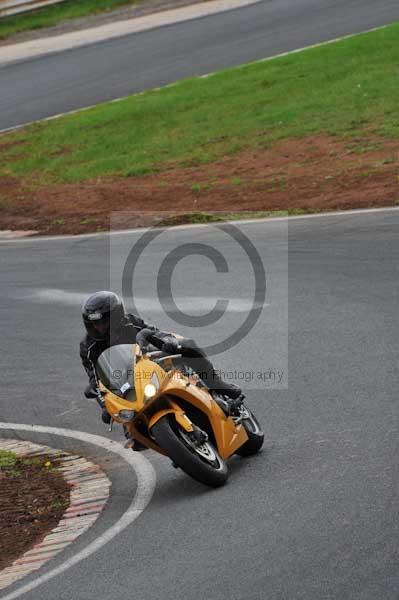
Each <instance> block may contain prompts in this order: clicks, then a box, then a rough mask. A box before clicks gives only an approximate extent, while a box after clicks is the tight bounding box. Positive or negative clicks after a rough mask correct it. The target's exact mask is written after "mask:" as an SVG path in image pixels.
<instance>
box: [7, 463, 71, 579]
mask: <svg viewBox="0 0 399 600" xmlns="http://www.w3.org/2000/svg"><path fill="white" fill-rule="evenodd" d="M31 460H32V462H33V460H34V463H33V464H30V461H26V460H24V459H20V460H18V461H17V463H16V464H15V465H14V466H13V467H11V468H9V469H6V468H4V467H2V468H0V571H1V569H4V567H6V566H8V565H10V564H11V563H12V562H13V561H14V560H15V559H17V558H18V557H20V556H21V555H22V554H24V553H25V552H27V551H28V550H29V549H30V548H31V547H32V546H34V545H35V544H36V543H39V542H40V541H41V540H42V539H43V538H44V537H45V535H46V534H47V533H48V532H49V531H50V530H51V529H53V528H54V527H56V525H57V523H58V522H59V521H60V519H61V517H62V515H63V513H64V512H65V510H66V509H67V508H68V506H69V494H70V488H69V485H68V484H67V483H66V481H65V480H64V478H63V477H62V475H61V474H60V473H59V472H57V471H56V470H53V469H52V468H50V469H49V468H47V467H45V466H44V465H45V463H46V462H47V461H50V462H51V464H52V465H54V459H53V458H48V457H45V456H40V458H35V459H31Z"/></svg>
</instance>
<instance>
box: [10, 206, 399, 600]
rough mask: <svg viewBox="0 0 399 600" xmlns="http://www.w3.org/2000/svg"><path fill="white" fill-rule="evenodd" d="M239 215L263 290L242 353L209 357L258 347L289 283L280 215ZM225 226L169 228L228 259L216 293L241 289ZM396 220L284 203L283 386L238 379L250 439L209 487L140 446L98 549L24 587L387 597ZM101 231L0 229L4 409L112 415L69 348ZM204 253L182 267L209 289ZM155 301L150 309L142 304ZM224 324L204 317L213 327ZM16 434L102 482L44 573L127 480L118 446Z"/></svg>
mask: <svg viewBox="0 0 399 600" xmlns="http://www.w3.org/2000/svg"><path fill="white" fill-rule="evenodd" d="M240 229H241V230H242V231H243V232H244V233H245V234H246V235H247V236H248V237H249V238H250V239H251V241H252V242H253V243H254V245H255V246H256V248H257V249H258V251H259V252H260V254H261V255H262V258H263V259H264V261H265V265H266V271H267V275H268V281H269V286H268V295H267V302H268V303H269V304H268V306H267V307H266V308H265V310H264V312H263V314H262V318H261V320H260V321H259V323H258V326H257V327H256V328H255V330H253V331H252V333H251V335H250V336H249V337H248V339H246V340H245V341H244V342H243V343H244V351H245V348H246V351H245V352H244V354H243V353H242V346H240V347H237V348H232V349H230V350H229V351H228V352H227V353H226V354H225V355H221V356H219V357H218V363H219V364H220V365H221V366H228V365H230V364H235V365H236V366H239V365H242V364H243V356H244V355H245V360H244V363H245V361H247V360H248V357H247V355H250V354H251V353H252V355H253V356H254V357H255V356H256V357H258V358H259V360H260V362H261V363H264V364H266V363H267V361H268V360H269V359H270V347H271V344H272V343H273V342H272V341H271V340H273V336H272V335H271V332H272V331H273V321H274V320H275V316H276V314H278V310H279V309H281V306H284V305H285V303H286V300H287V297H286V293H287V292H286V289H285V287H284V285H281V282H282V281H283V280H284V277H285V273H284V235H282V234H284V230H283V228H282V225H281V223H278V222H276V223H262V222H257V223H252V224H247V225H240ZM138 235H139V234H137V233H133V234H129V235H126V234H125V235H117V236H115V237H113V238H112V240H113V242H112V243H113V249H112V256H114V257H116V258H118V256H120V260H121V262H122V261H123V260H124V257H125V255H126V252H127V250H128V249H129V248H131V247H132V244H133V243H134V242H135V240H136V239H137V236H138ZM223 235H224V234H223V233H222V232H220V231H219V230H217V229H214V228H196V229H180V230H176V231H175V233H174V234H173V239H174V243H177V244H181V243H187V242H193V241H194V242H197V241H200V242H202V243H208V244H210V245H213V246H215V247H218V248H220V249H221V251H223V252H224V253H225V254H226V256H228V257H229V258H230V259H231V260H232V262H233V264H234V266H235V273H234V277H228V276H227V275H226V276H225V277H226V278H225V279H222V287H224V288H225V291H226V292H227V293H228V297H229V298H244V297H245V293H243V290H242V285H241V283H242V281H244V280H245V278H246V277H247V276H248V273H247V267H246V265H245V261H243V259H242V251H241V249H240V248H239V247H238V246H237V245H235V244H233V243H232V242H231V240H228V239H226V238H224V237H223ZM398 236H399V212H398V211H391V212H390V211H387V212H380V213H373V214H363V215H361V214H358V215H347V216H326V217H322V218H315V219H308V218H306V219H302V220H296V221H291V222H290V224H289V228H288V265H289V272H288V274H289V298H288V307H289V322H288V333H289V345H288V350H289V381H288V386H287V387H285V389H274V390H270V391H266V390H265V389H262V387H261V386H258V387H257V388H256V387H253V386H252V387H251V386H249V388H250V389H249V391H248V402H249V404H250V405H251V406H252V408H253V409H254V410H255V412H256V413H257V415H258V417H259V419H260V420H261V422H262V424H263V426H264V429H265V432H266V444H265V449H264V451H263V452H262V453H261V454H259V455H258V456H256V457H254V458H252V459H250V460H242V459H233V460H232V461H231V477H230V480H229V482H228V484H227V485H226V486H225V487H224V488H222V489H219V490H216V491H214V490H208V489H206V488H204V487H203V486H201V485H200V484H197V483H196V482H194V481H192V480H191V479H190V478H188V477H186V476H185V475H184V474H183V473H182V472H181V471H179V470H174V469H173V468H172V467H171V465H170V463H169V461H168V459H165V458H158V457H156V456H155V455H154V454H152V453H150V452H146V453H145V454H146V455H148V456H149V457H150V458H151V460H152V462H153V464H154V467H155V469H156V472H157V484H156V490H155V494H154V496H153V499H152V501H151V502H150V504H149V506H148V508H147V509H146V510H145V512H144V513H143V514H142V515H141V516H140V518H139V519H138V520H137V521H136V522H135V523H134V524H133V525H132V526H130V527H129V528H128V529H126V530H125V531H124V532H123V533H122V534H121V535H120V536H119V537H118V538H117V539H114V540H113V541H112V542H110V543H108V544H107V546H105V547H103V548H102V549H101V551H99V552H98V553H96V554H94V555H92V556H91V557H90V558H88V559H86V560H85V561H83V562H82V563H81V564H80V565H78V566H75V567H73V568H72V569H70V570H69V571H68V572H67V573H65V574H64V575H63V576H62V577H58V578H56V579H53V580H51V581H50V582H48V583H45V584H43V585H42V586H41V587H40V588H38V589H36V590H34V591H33V592H30V593H28V594H26V595H25V596H24V597H25V598H26V599H27V600H31V599H32V600H33V599H34V600H36V599H37V597H39V596H40V598H41V599H42V600H47V599H48V600H53V599H54V598H57V599H58V600H70V599H71V598H74V599H76V600H94V599H96V600H98V599H101V600H102V599H106V598H107V599H110V600H126V598H127V597H136V598H140V600H147V599H148V600H150V599H151V600H152V599H153V598H162V599H163V600H169V599H170V600H172V599H173V600H180V599H181V600H183V599H184V600H186V599H187V598H193V599H195V600H197V599H198V600H200V599H201V600H202V599H203V598H208V599H210V600H222V599H223V600H224V599H226V598H232V599H241V598H242V599H244V598H245V599H246V600H247V599H251V600H264V599H265V598H267V599H276V600H277V599H279V600H280V599H288V598H289V599H295V600H297V599H303V600H310V599H314V600H320V599H324V598H333V599H337V600H342V599H347V598H351V599H362V600H375V599H376V598H381V599H382V598H384V600H385V599H392V600H397V598H398V595H399V577H398V568H397V565H398V539H399V522H398V518H397V515H398V509H399V500H398V498H399V496H398V488H397V464H398V416H399V411H398V402H397V389H398V368H397V348H398V346H397V340H398V336H399V327H398V318H397V307H398V300H399V293H398V281H399V246H398ZM285 241H287V240H285ZM108 244H109V240H108V238H106V237H104V236H98V237H92V238H78V239H65V240H61V239H59V240H56V241H33V240H32V241H25V242H22V243H20V242H16V243H5V244H2V245H1V246H0V252H1V257H2V261H1V271H0V277H1V289H2V304H1V310H0V321H1V332H2V344H3V352H2V354H1V373H2V386H1V392H0V393H1V414H0V420H1V421H8V422H14V423H36V424H44V425H50V426H56V427H65V428H72V429H79V430H82V431H87V432H91V433H98V434H103V435H106V436H110V437H111V438H112V439H120V438H119V436H120V433H119V431H117V430H116V431H114V432H113V433H112V434H109V433H107V432H106V431H105V429H104V427H103V425H102V424H101V422H99V415H98V409H97V407H96V406H95V405H94V404H91V403H89V402H87V401H86V400H85V399H84V398H83V397H82V394H81V390H82V388H83V387H84V385H85V383H86V381H85V375H84V373H83V371H82V370H81V367H80V364H79V359H78V356H77V342H78V340H79V338H80V335H81V326H80V315H79V302H80V295H81V294H83V295H84V294H86V293H89V292H91V291H92V290H95V289H98V288H100V289H101V288H106V287H107V286H108V285H109V258H107V257H108V256H109V252H108ZM163 255H164V247H163V245H162V244H161V243H159V244H158V245H157V244H155V246H154V248H152V250H151V251H150V250H148V252H147V253H146V254H145V255H143V261H144V271H143V272H144V273H145V272H146V273H147V276H144V275H143V276H142V277H141V278H140V286H139V288H140V290H139V291H140V295H141V296H143V297H145V296H149V295H150V294H151V293H152V289H153V288H152V286H153V283H154V277H155V276H154V275H153V269H154V265H155V262H156V260H155V259H157V258H160V257H162V256H163ZM276 256H280V259H281V260H280V261H276ZM179 268H180V269H181V271H179V273H180V276H179V280H178V284H179V285H178V289H179V294H186V295H187V296H190V295H191V296H192V297H193V305H194V304H195V288H193V281H194V279H193V275H192V268H191V266H190V263H186V262H184V261H183V262H182V263H181V265H180V267H179ZM203 268H204V273H201V272H199V271H197V274H196V277H195V279H196V280H197V282H198V281H199V280H200V281H201V294H202V295H204V296H209V297H213V296H214V295H215V294H216V293H218V292H219V290H218V289H217V288H216V287H215V286H216V283H215V282H213V279H212V277H207V276H206V273H207V272H211V271H212V266H210V265H208V264H206V263H205V264H204V265H203ZM209 269H210V271H209ZM204 274H205V276H204ZM218 277H220V275H219V276H218ZM218 281H219V284H220V280H218ZM279 281H280V285H277V283H278V282H279ZM49 289H50V290H53V291H49ZM54 290H58V292H55V291H54ZM60 290H63V292H61V291H60ZM276 311H277V312H276ZM233 317H234V315H233ZM161 318H162V317H161V315H160V314H159V313H156V311H155V313H154V321H157V322H158V320H159V319H161ZM234 318H242V315H239V314H237V315H236V316H235V317H234ZM162 323H163V322H162ZM233 323H234V319H233V321H232V322H231V324H232V325H233ZM281 323H283V321H281ZM280 333H281V334H282V335H283V333H284V331H281V332H280ZM224 334H225V330H224V328H223V327H222V326H220V325H219V324H218V323H216V324H215V325H214V326H213V335H214V336H215V338H217V337H219V336H221V335H224ZM198 336H199V337H200V338H201V331H199V333H198ZM254 360H255V359H254ZM255 362H256V361H255ZM283 387H284V386H283ZM1 434H2V435H4V432H1ZM9 435H10V436H12V437H15V436H16V434H15V433H12V432H10V433H9ZM23 437H27V438H29V439H33V440H37V441H42V442H43V443H48V444H50V445H54V446H56V447H61V446H62V447H65V448H67V449H73V450H74V451H75V452H76V451H79V450H80V451H83V452H85V454H86V455H87V456H89V457H91V458H93V459H95V460H96V461H98V462H99V463H100V464H102V466H103V467H104V468H105V469H106V471H107V473H108V474H109V475H110V477H111V478H112V484H113V487H112V496H111V500H110V503H109V505H108V506H107V508H106V509H105V512H104V514H103V515H102V517H101V518H100V519H99V520H98V522H97V523H96V525H95V526H94V527H93V528H92V529H91V530H90V531H89V532H88V533H87V535H85V536H83V537H82V539H80V540H78V541H77V542H76V543H74V544H72V545H71V546H70V547H69V548H68V549H67V550H66V551H65V552H64V553H62V554H61V555H60V557H58V558H56V559H55V560H53V561H50V563H49V564H48V566H45V567H44V568H43V569H41V571H40V572H41V573H42V572H46V571H47V570H48V569H50V568H52V567H54V566H55V565H57V564H59V563H60V562H62V561H63V560H65V559H66V558H68V557H70V556H72V555H73V554H74V553H75V552H77V551H78V550H79V549H81V548H82V547H83V546H84V545H85V544H87V543H88V541H92V540H93V539H95V538H96V536H97V535H99V534H100V533H101V532H102V531H104V530H105V529H106V528H107V527H109V526H110V525H111V524H112V523H114V522H115V520H116V519H117V518H118V517H119V516H120V515H121V513H122V512H123V511H124V510H125V509H126V507H127V505H128V503H129V502H130V499H131V497H132V493H133V492H134V489H135V482H134V480H133V478H132V477H131V476H130V475H129V473H128V472H127V467H126V466H124V464H122V463H121V462H120V461H119V460H118V459H116V458H113V457H111V456H107V455H106V454H105V453H102V452H101V451H99V450H98V449H95V448H93V447H91V446H90V445H85V444H82V443H74V442H73V441H67V440H65V439H61V438H56V437H52V436H48V435H41V434H40V435H39V434H36V435H35V434H23ZM33 577H34V576H31V579H32V578H33ZM27 580H28V581H29V578H28V579H27ZM24 583H25V581H24ZM8 591H9V590H8Z"/></svg>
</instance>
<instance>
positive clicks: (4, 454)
mask: <svg viewBox="0 0 399 600" xmlns="http://www.w3.org/2000/svg"><path fill="white" fill-rule="evenodd" d="M17 460H18V457H17V455H16V454H14V452H9V451H8V450H0V469H11V468H12V467H13V466H14V465H15V463H16V462H17Z"/></svg>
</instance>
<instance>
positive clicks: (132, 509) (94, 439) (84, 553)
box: [0, 422, 156, 600]
mask: <svg viewBox="0 0 399 600" xmlns="http://www.w3.org/2000/svg"><path fill="white" fill-rule="evenodd" d="M0 429H5V430H9V431H30V432H34V433H49V434H52V435H60V436H62V437H69V438H73V439H76V440H81V441H82V442H87V443H89V444H94V445H95V446H98V447H100V448H103V449H105V450H108V451H109V452H113V453H114V454H118V455H119V456H120V457H121V458H123V459H124V460H125V461H126V462H127V463H128V464H129V466H130V467H132V469H133V470H134V472H135V475H136V477H137V490H136V494H135V496H134V498H133V500H132V502H131V504H130V506H129V508H128V509H127V510H126V512H125V513H124V514H123V515H122V516H121V517H120V519H119V520H118V521H117V522H116V523H115V524H114V525H112V526H111V527H110V528H109V529H108V530H107V531H105V532H104V533H102V534H101V535H100V536H99V537H98V538H97V539H96V540H94V541H93V542H91V543H90V544H89V545H88V546H86V548H84V549H83V550H81V551H80V552H78V553H77V554H75V556H73V557H72V558H70V559H68V560H67V561H65V562H64V563H62V564H61V565H59V566H58V567H55V568H54V569H52V570H51V571H49V572H48V573H45V574H44V575H41V576H40V577H38V578H37V579H34V580H33V581H31V582H29V583H27V584H26V585H23V586H21V587H19V588H17V589H16V590H15V591H13V592H11V593H9V594H7V595H6V596H3V597H2V598H1V600H15V599H16V598H19V597H20V596H22V595H23V594H26V593H27V592H30V591H32V590H33V589H35V588H37V587H38V586H39V585H41V584H42V583H45V582H47V581H49V580H50V579H53V578H54V577H57V576H58V575H60V574H61V573H64V572H65V571H67V570H68V569H70V568H71V567H73V566H74V565H77V564H79V563H80V562H81V561H82V560H84V559H85V558H88V557H89V556H91V555H92V554H94V552H97V550H99V549H100V548H101V547H102V546H104V545H105V544H107V543H108V542H110V541H111V540H112V539H113V538H114V537H115V536H117V535H118V534H119V533H121V532H122V531H123V530H124V529H126V527H129V525H131V524H132V523H133V522H134V521H135V520H136V519H137V518H138V517H139V516H140V515H141V513H142V512H143V511H144V509H145V508H146V506H147V505H148V503H149V502H150V500H151V498H152V495H153V492H154V489H155V481H156V475H155V471H154V468H153V466H152V465H151V463H150V462H149V461H148V460H147V459H146V458H145V457H144V456H142V454H139V453H133V452H132V451H131V450H130V449H129V450H125V448H123V446H121V444H119V443H118V442H113V441H112V440H108V439H107V438H104V437H101V436H99V435H94V434H92V433H85V432H83V431H73V430H69V429H60V428H58V427H45V426H43V425H26V424H19V423H1V422H0Z"/></svg>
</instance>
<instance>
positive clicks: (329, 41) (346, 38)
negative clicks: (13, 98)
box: [0, 2, 391, 134]
mask: <svg viewBox="0 0 399 600" xmlns="http://www.w3.org/2000/svg"><path fill="white" fill-rule="evenodd" d="M251 4H252V2H251ZM390 25H391V24H389V25H381V26H380V27H373V28H372V29H367V30H366V31H361V32H358V33H350V34H348V35H344V36H342V37H338V38H334V39H332V40H327V41H324V42H319V43H317V44H311V45H310V46H303V47H302V48H296V49H295V50H289V51H288V52H282V53H280V54H275V55H274V56H267V57H266V58H260V59H258V60H255V61H252V62H250V63H245V64H243V65H237V66H236V67H230V68H229V69H222V71H223V70H232V69H242V68H244V67H246V66H248V65H252V64H256V63H262V62H268V61H271V60H275V59H276V58H282V57H284V56H289V55H290V54H297V53H298V52H305V51H306V50H311V49H312V48H320V47H322V46H327V45H328V44H335V43H336V42H341V41H343V40H348V39H350V38H353V37H356V36H359V35H364V34H366V33H372V32H373V31H379V30H382V29H386V28H387V27H389V26H390ZM220 72H221V71H220V70H219V71H212V72H211V73H205V74H204V75H199V76H198V77H193V78H192V79H206V78H207V77H212V76H213V75H217V74H218V73H220ZM179 83H180V81H174V82H172V83H169V84H167V85H164V86H162V87H155V88H150V89H148V90H143V91H142V92H137V93H136V94H128V95H127V96H120V97H119V98H114V99H113V100H109V101H107V102H100V103H98V104H91V105H90V106H85V107H83V108H77V109H75V110H70V111H67V112H63V113H59V114H57V115H52V116H50V117H45V118H44V119H38V120H36V121H28V122H27V123H22V124H21V125H14V126H13V127H6V128H5V129H0V134H2V133H10V132H12V131H15V130H17V129H22V128H23V127H28V126H29V125H34V124H35V123H41V122H43V121H52V120H53V119H60V118H61V117H65V116H66V115H74V114H76V113H80V112H83V111H85V110H91V109H93V108H96V107H97V106H102V105H104V106H105V105H106V104H110V103H111V102H121V101H122V100H126V99H127V98H133V97H134V96H140V95H141V94H145V93H147V92H155V91H159V90H162V89H164V88H169V87H173V86H175V85H178V84H179Z"/></svg>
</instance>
